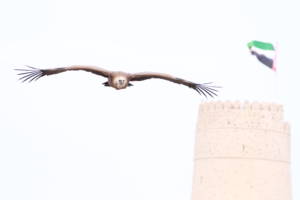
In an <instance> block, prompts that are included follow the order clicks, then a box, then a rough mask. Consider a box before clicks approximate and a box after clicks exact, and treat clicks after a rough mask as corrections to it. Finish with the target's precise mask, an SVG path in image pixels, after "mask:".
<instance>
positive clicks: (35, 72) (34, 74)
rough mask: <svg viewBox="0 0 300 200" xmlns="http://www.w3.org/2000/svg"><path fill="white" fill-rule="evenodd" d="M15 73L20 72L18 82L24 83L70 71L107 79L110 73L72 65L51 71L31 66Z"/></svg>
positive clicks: (99, 69) (90, 67) (96, 68)
mask: <svg viewBox="0 0 300 200" xmlns="http://www.w3.org/2000/svg"><path fill="white" fill-rule="evenodd" d="M15 70H17V71H20V73H18V75H20V76H21V78H20V80H22V81H23V82H25V81H29V82H31V81H33V80H37V79H39V78H41V77H43V76H45V75H52V74H58V73H61V72H65V71H72V70H83V71H87V72H92V73H94V74H97V75H100V76H104V77H108V76H109V74H110V73H111V72H110V71H107V70H105V69H102V68H99V67H93V66H81V65H74V66H70V67H60V68H53V69H39V68H35V67H31V66H27V69H15Z"/></svg>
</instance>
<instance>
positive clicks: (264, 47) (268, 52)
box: [248, 40, 276, 71]
mask: <svg viewBox="0 0 300 200" xmlns="http://www.w3.org/2000/svg"><path fill="white" fill-rule="evenodd" d="M248 48H249V50H250V52H251V54H252V55H254V56H255V57H256V58H257V59H258V60H259V61H260V62H261V63H262V64H264V65H266V66H267V67H269V68H270V69H272V70H274V71H276V67H275V58H276V51H275V48H274V45H273V44H271V43H267V42H260V41H257V40H253V41H251V42H249V43H248Z"/></svg>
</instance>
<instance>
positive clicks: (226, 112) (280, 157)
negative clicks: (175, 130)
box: [192, 102, 291, 200]
mask: <svg viewBox="0 0 300 200" xmlns="http://www.w3.org/2000/svg"><path fill="white" fill-rule="evenodd" d="M194 163H195V166H194V180H193V192H192V200H291V187H290V127H289V124H288V123H286V122H284V121H283V107H282V106H281V105H277V104H271V103H257V102H254V103H249V102H244V103H240V102H209V103H203V104H201V105H200V109H199V120H198V125H197V133H196V143H195V162H194Z"/></svg>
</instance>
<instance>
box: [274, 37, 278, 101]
mask: <svg viewBox="0 0 300 200" xmlns="http://www.w3.org/2000/svg"><path fill="white" fill-rule="evenodd" d="M277 56H278V44H277V43H276V44H275V55H274V62H273V70H274V71H275V100H276V101H278V103H279V85H278V66H277V59H278V57H277Z"/></svg>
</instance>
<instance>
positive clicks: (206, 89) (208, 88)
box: [130, 72, 218, 97]
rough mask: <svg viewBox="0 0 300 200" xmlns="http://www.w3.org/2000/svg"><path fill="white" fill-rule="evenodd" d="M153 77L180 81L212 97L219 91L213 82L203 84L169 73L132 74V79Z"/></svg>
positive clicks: (138, 79)
mask: <svg viewBox="0 0 300 200" xmlns="http://www.w3.org/2000/svg"><path fill="white" fill-rule="evenodd" d="M151 78H159V79H164V80H167V81H171V82H173V83H178V84H182V85H185V86H188V87H190V88H192V89H194V90H196V91H197V92H198V93H199V94H200V95H204V96H205V97H207V95H209V96H211V97H214V96H217V94H216V93H217V92H218V90H217V89H216V88H218V87H217V86H213V85H211V84H212V83H202V84H199V83H193V82H191V81H187V80H184V79H181V78H177V77H173V76H171V75H169V74H162V73H153V72H149V73H146V72H145V73H136V74H132V75H131V76H130V81H143V80H147V79H151Z"/></svg>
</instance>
